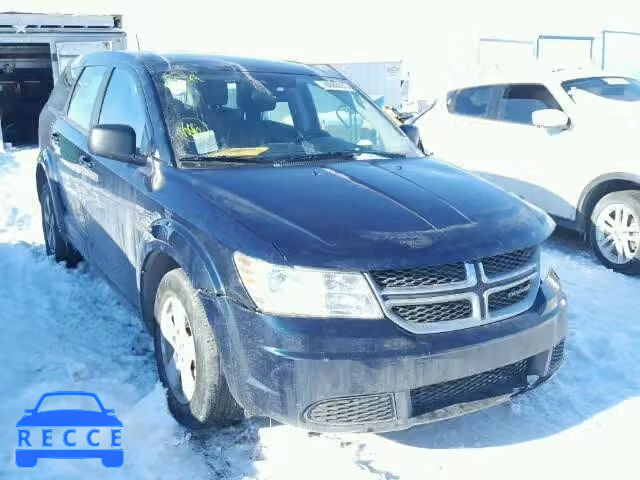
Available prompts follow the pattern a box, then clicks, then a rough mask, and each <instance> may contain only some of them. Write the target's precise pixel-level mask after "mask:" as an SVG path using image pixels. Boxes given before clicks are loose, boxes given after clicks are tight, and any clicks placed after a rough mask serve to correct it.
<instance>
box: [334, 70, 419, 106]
mask: <svg viewBox="0 0 640 480" xmlns="http://www.w3.org/2000/svg"><path fill="white" fill-rule="evenodd" d="M329 65H330V66H331V67H333V68H335V69H336V70H338V71H339V72H340V73H342V74H343V75H344V76H345V77H347V78H348V79H349V80H351V81H352V82H353V83H354V84H356V85H357V86H358V87H359V88H360V89H361V90H363V91H364V92H365V93H366V94H367V95H369V96H370V97H371V98H372V99H373V100H376V101H377V102H378V103H381V105H380V106H383V105H390V106H393V107H399V106H401V105H402V104H403V103H404V102H406V101H407V97H408V95H409V79H408V78H407V76H405V75H403V71H402V62H401V61H391V62H356V63H330V64H329Z"/></svg>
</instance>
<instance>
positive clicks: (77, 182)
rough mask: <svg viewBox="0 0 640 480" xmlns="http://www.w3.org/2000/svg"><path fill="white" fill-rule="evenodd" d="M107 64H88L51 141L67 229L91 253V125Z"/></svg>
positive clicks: (54, 129)
mask: <svg viewBox="0 0 640 480" xmlns="http://www.w3.org/2000/svg"><path fill="white" fill-rule="evenodd" d="M106 72H107V68H106V67H102V66H87V67H85V68H84V69H83V70H82V72H81V73H80V76H79V78H78V80H77V82H76V84H75V87H74V89H73V93H72V94H71V99H70V101H69V105H68V108H67V111H66V115H61V116H59V117H57V118H56V120H55V121H54V123H53V125H52V126H51V133H50V136H51V144H52V145H53V149H54V150H55V151H56V155H57V158H58V160H59V161H58V162H57V165H58V174H59V176H60V189H61V193H62V198H63V201H64V207H65V208H64V213H63V219H62V221H63V222H64V225H65V232H66V233H67V235H68V236H69V239H70V240H71V242H72V243H73V245H74V246H75V247H76V248H77V249H78V250H79V251H80V252H81V253H83V254H84V255H87V251H88V250H87V231H86V212H85V207H84V205H85V204H86V202H87V199H88V198H89V197H91V195H93V192H92V190H91V185H92V183H93V177H94V174H93V171H92V169H91V158H90V155H89V152H88V135H89V129H90V128H91V125H92V124H93V119H94V116H95V111H96V108H95V107H96V99H97V98H98V95H99V92H100V89H101V88H102V86H103V82H104V79H105V73H106Z"/></svg>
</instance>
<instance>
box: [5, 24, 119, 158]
mask: <svg viewBox="0 0 640 480" xmlns="http://www.w3.org/2000/svg"><path fill="white" fill-rule="evenodd" d="M125 48H126V35H125V32H124V30H123V27H122V16H120V15H49V14H40V13H0V130H1V131H2V134H0V137H2V136H4V141H5V142H10V143H13V144H16V145H21V144H33V143H36V142H37V138H38V136H37V133H38V117H39V115H40V110H41V109H42V107H43V105H44V104H45V103H46V101H47V99H48V98H49V94H50V93H51V90H52V89H53V85H54V83H55V82H56V81H57V80H58V77H59V75H60V74H61V73H62V71H63V70H64V67H65V66H66V65H67V64H68V63H69V62H70V61H71V60H73V59H74V58H75V57H77V56H78V55H82V54H84V53H89V52H91V51H96V50H123V49H125ZM0 148H2V144H1V143H0Z"/></svg>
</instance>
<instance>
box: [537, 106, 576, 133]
mask: <svg viewBox="0 0 640 480" xmlns="http://www.w3.org/2000/svg"><path fill="white" fill-rule="evenodd" d="M531 121H532V123H533V124H534V125H535V126H536V127H541V128H548V129H552V128H567V127H568V126H569V116H568V115H567V114H566V113H564V112H563V111H562V110H556V109H552V108H547V109H544V110H537V111H535V112H533V114H532V115H531Z"/></svg>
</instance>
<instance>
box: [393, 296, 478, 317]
mask: <svg viewBox="0 0 640 480" xmlns="http://www.w3.org/2000/svg"><path fill="white" fill-rule="evenodd" d="M392 310H393V312H394V313H395V314H397V315H398V316H400V317H401V318H402V319H403V320H405V321H407V322H411V323H424V322H432V323H433V322H447V321H450V320H457V319H460V318H469V317H471V316H472V315H473V307H472V305H471V302H470V301H469V300H458V301H454V302H442V303H427V304H424V305H398V306H395V307H392Z"/></svg>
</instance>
